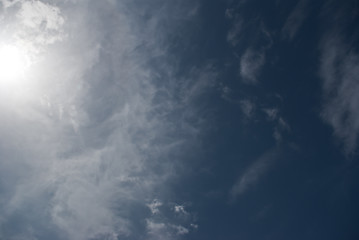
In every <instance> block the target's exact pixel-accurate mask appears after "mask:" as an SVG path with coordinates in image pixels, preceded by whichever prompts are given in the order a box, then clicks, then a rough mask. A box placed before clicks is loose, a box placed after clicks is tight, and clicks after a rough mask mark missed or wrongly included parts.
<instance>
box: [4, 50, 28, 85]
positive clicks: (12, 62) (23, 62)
mask: <svg viewBox="0 0 359 240" xmlns="http://www.w3.org/2000/svg"><path fill="white" fill-rule="evenodd" d="M29 65H30V61H29V58H28V56H27V54H26V52H25V51H24V50H22V49H20V48H18V47H15V46H10V45H5V46H2V47H0V81H1V82H7V81H12V80H17V79H19V78H21V77H23V75H24V73H25V71H26V69H27V68H28V67H29Z"/></svg>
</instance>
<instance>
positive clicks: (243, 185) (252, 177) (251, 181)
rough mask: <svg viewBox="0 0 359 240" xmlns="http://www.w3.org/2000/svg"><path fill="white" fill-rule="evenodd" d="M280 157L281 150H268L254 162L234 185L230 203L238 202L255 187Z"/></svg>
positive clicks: (230, 193) (230, 194)
mask: <svg viewBox="0 0 359 240" xmlns="http://www.w3.org/2000/svg"><path fill="white" fill-rule="evenodd" d="M279 156H280V148H278V147H275V148H273V149H270V150H268V151H267V152H265V153H264V154H263V155H261V156H260V157H259V158H258V159H257V160H255V161H254V162H253V164H251V165H250V166H249V167H248V168H247V169H246V170H245V171H244V173H243V174H241V176H240V177H239V178H238V180H237V181H236V183H235V184H234V185H233V187H232V188H231V190H230V192H229V198H230V199H229V200H230V202H234V201H236V199H237V198H238V197H240V196H241V195H243V194H244V193H246V192H247V191H248V190H249V189H250V188H252V187H254V186H255V185H256V184H257V183H258V181H259V180H260V179H261V178H262V177H263V175H265V174H266V173H267V171H268V170H269V168H270V167H271V166H272V164H273V163H274V161H275V160H276V159H277V158H278V157H279Z"/></svg>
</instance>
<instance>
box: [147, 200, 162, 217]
mask: <svg viewBox="0 0 359 240" xmlns="http://www.w3.org/2000/svg"><path fill="white" fill-rule="evenodd" d="M147 206H148V207H149V209H150V210H151V212H152V214H156V213H159V212H160V210H159V209H158V208H159V207H161V206H162V202H160V201H159V200H157V199H154V200H153V201H152V202H151V203H150V204H147Z"/></svg>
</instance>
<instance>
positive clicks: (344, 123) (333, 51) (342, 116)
mask: <svg viewBox="0 0 359 240" xmlns="http://www.w3.org/2000/svg"><path fill="white" fill-rule="evenodd" d="M320 76H321V77H322V79H323V87H322V90H323V93H324V94H323V96H324V99H323V109H322V112H321V116H322V118H323V120H324V121H325V122H326V123H328V124H329V125H330V126H331V127H332V128H333V130H334V135H335V136H336V137H337V138H338V139H339V140H340V141H341V142H342V143H343V147H344V152H345V153H346V154H347V155H350V154H353V153H354V152H355V149H356V147H357V145H358V134H359V96H358V92H359V78H358V76H359V56H358V54H357V53H356V52H355V51H353V50H349V49H348V46H347V45H346V44H345V43H344V42H343V41H342V40H340V39H339V38H338V37H334V36H331V35H330V36H327V37H326V38H325V39H324V40H323V48H322V56H321V65H320Z"/></svg>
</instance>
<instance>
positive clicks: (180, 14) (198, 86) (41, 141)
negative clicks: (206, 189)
mask: <svg viewBox="0 0 359 240" xmlns="http://www.w3.org/2000/svg"><path fill="white" fill-rule="evenodd" d="M2 2H3V6H2V8H3V11H5V12H8V14H7V15H5V18H4V19H3V20H2V24H3V25H5V26H6V27H5V28H4V29H5V30H3V31H2V32H1V34H2V35H3V36H7V37H8V38H12V39H14V40H16V41H17V43H18V44H25V45H26V46H30V50H29V54H31V57H32V58H33V59H35V60H36V61H34V62H33V66H32V67H31V72H29V73H28V75H27V76H26V79H24V80H26V84H25V87H22V88H21V89H20V88H18V87H16V86H12V87H11V89H10V90H9V89H7V92H6V93H5V92H3V91H1V97H0V108H1V112H2V118H1V122H0V125H1V127H0V133H1V138H0V143H1V145H0V146H1V151H0V152H1V153H0V154H1V161H0V176H1V184H0V202H1V210H0V211H1V212H2V214H1V218H0V224H1V231H0V238H4V239H23V238H26V239H76V240H81V239H117V238H118V237H121V238H123V239H139V238H147V237H148V238H149V239H152V238H153V239H176V238H177V237H178V236H181V235H185V234H188V233H189V232H190V231H191V229H193V228H191V227H190V226H191V224H194V223H193V222H192V221H191V220H190V219H187V220H186V221H182V222H181V224H177V222H176V221H175V220H172V218H171V217H167V218H166V222H165V223H164V220H163V219H162V218H161V215H159V214H158V216H156V218H154V217H153V216H152V215H153V214H156V213H158V212H159V210H158V208H160V206H161V204H162V202H163V201H165V199H164V200H161V201H159V200H158V201H157V202H156V200H152V201H151V200H150V202H149V199H157V197H158V198H166V196H165V195H163V194H164V193H165V189H166V188H168V187H169V186H167V185H166V179H169V178H171V176H172V175H174V174H175V169H176V165H177V164H180V162H181V159H182V157H183V156H184V152H186V151H183V150H184V149H186V148H189V147H190V146H191V139H194V138H195V137H197V136H198V133H199V132H200V131H201V124H202V123H201V121H200V116H198V118H194V116H197V115H196V114H197V112H196V107H195V102H196V101H197V98H198V96H200V95H201V94H205V91H206V89H208V88H209V87H210V86H211V81H212V80H213V78H214V77H215V74H214V73H213V72H214V71H213V70H211V69H208V68H207V67H204V68H201V67H199V68H193V70H192V72H189V73H187V74H184V75H183V76H176V75H175V74H174V72H175V69H174V66H172V65H171V60H172V58H171V55H170V51H169V45H168V43H167V42H166V34H167V33H168V32H169V31H175V30H174V29H172V27H173V28H176V26H179V25H180V24H182V21H185V20H188V19H190V18H191V17H195V9H192V8H191V7H190V6H191V5H190V4H186V3H185V2H181V1H173V2H172V3H171V4H168V3H166V2H165V1H156V2H154V5H153V6H152V5H151V6H150V5H148V4H146V2H145V1H134V2H132V1H101V2H100V1H90V2H88V1H65V2H55V3H54V2H53V1H51V2H49V3H47V2H44V1H17V2H9V1H2ZM137 4H141V6H142V7H141V9H137V8H136V5H137ZM188 12H191V14H187V13H188ZM14 16H15V17H14ZM164 21H165V22H166V23H167V24H168V25H167V26H165V25H163V24H162V23H163V22H164ZM28 49H29V48H28ZM1 84H6V83H1ZM2 89H3V88H2ZM178 93H180V94H178ZM193 119H197V120H196V121H194V120H193ZM160 189H162V190H160ZM160 203H161V204H160ZM174 215H175V213H173V216H174ZM174 218H175V217H173V219H174ZM146 219H147V220H146ZM145 220H146V221H145ZM164 224H165V225H164ZM186 224H187V226H186Z"/></svg>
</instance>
